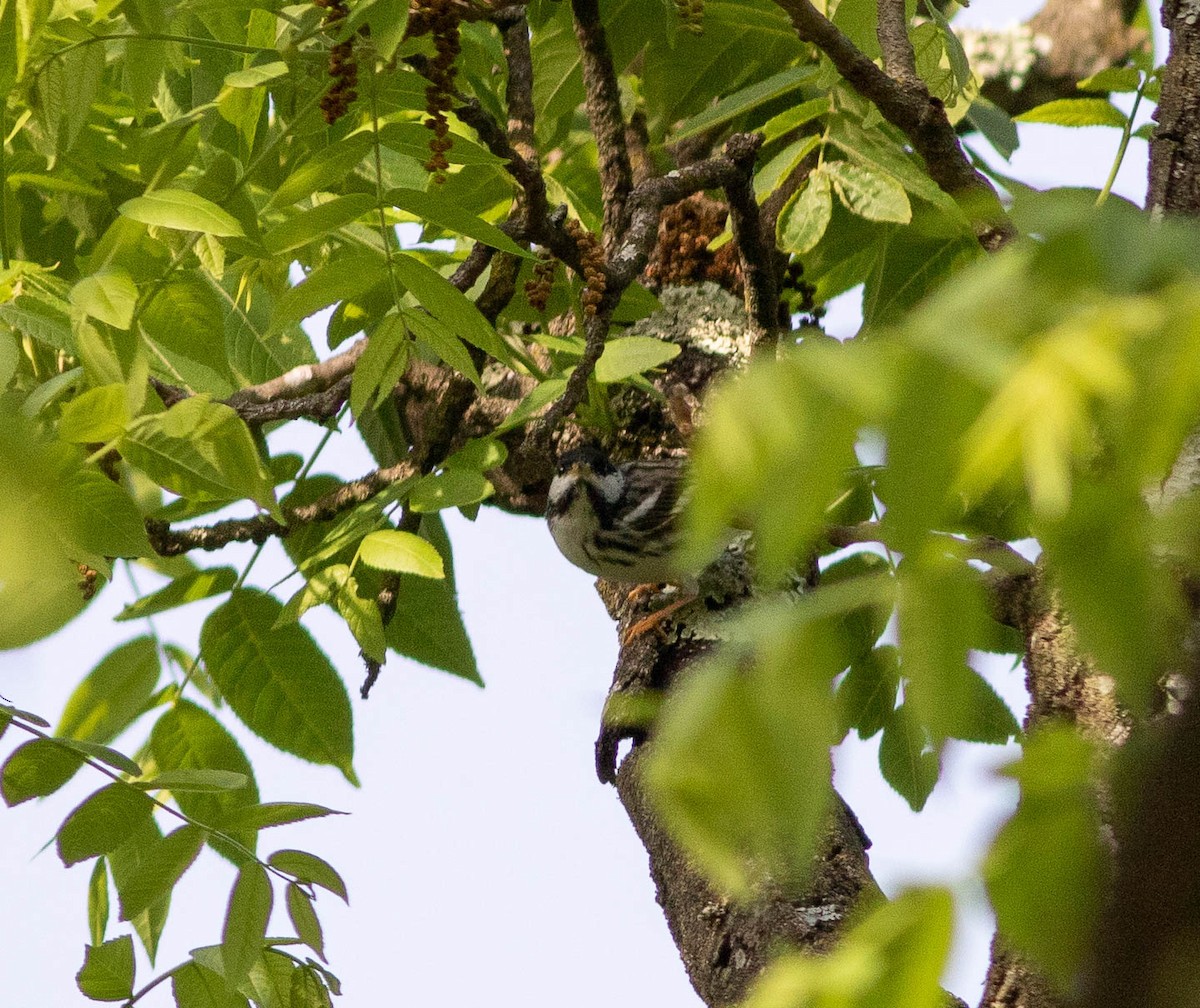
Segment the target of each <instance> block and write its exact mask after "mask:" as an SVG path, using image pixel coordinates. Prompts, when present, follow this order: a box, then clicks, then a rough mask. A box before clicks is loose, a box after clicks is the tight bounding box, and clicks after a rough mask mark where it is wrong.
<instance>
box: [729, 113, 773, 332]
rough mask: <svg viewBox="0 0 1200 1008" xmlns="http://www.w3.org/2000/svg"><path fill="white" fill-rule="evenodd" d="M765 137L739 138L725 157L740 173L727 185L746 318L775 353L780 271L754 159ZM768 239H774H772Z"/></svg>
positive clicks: (732, 138)
mask: <svg viewBox="0 0 1200 1008" xmlns="http://www.w3.org/2000/svg"><path fill="white" fill-rule="evenodd" d="M762 140H763V137H762V134H761V133H753V134H745V133H742V134H738V135H737V136H734V137H730V138H729V141H728V142H727V143H726V144H725V156H726V157H727V158H729V160H730V161H732V162H733V166H734V168H735V169H736V170H735V171H734V172H733V173H732V176H731V178H730V179H729V181H728V182H726V183H725V197H726V199H727V200H728V201H729V223H730V227H731V229H732V231H733V243H734V246H735V247H736V248H737V252H738V262H739V265H740V266H741V268H742V281H743V286H744V292H743V293H744V296H745V299H746V317H747V318H748V319H749V320H750V326H751V330H752V333H753V336H752V338H753V341H754V345H755V346H757V347H762V348H763V349H764V350H773V349H774V348H775V345H776V344H777V343H778V341H779V329H780V320H779V271H778V268H777V266H778V257H777V256H776V254H775V241H774V238H775V229H774V226H773V223H772V227H771V229H770V231H768V230H767V228H766V226H765V225H766V221H765V219H764V215H763V214H762V213H761V212H760V211H759V207H758V200H757V199H756V198H755V195H754V158H755V155H757V153H758V149H759V148H760V147H761V146H762ZM768 235H770V238H769V239H768Z"/></svg>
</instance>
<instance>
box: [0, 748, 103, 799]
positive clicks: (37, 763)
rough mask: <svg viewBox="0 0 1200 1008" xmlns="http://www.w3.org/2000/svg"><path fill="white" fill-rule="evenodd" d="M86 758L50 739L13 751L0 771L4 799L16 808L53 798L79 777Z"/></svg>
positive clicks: (1, 793)
mask: <svg viewBox="0 0 1200 1008" xmlns="http://www.w3.org/2000/svg"><path fill="white" fill-rule="evenodd" d="M81 766H83V757H82V756H81V755H80V754H78V753H76V752H75V751H74V750H71V749H66V748H64V747H63V746H61V745H59V744H58V743H57V742H52V741H51V740H50V739H31V740H30V741H29V742H25V743H24V744H22V745H19V746H17V748H16V749H14V750H13V751H12V753H11V754H10V755H9V757H8V759H7V760H5V761H4V769H3V770H2V771H0V795H3V797H4V804H6V805H8V806H9V807H12V806H13V805H20V804H21V802H26V801H29V799H30V798H42V797H45V796H46V795H49V794H53V793H54V792H55V791H57V790H58V789H59V788H60V787H62V786H63V785H64V784H66V783H67V781H69V780H70V779H71V778H72V777H74V776H75V771H77V770H78V769H79V768H80V767H81Z"/></svg>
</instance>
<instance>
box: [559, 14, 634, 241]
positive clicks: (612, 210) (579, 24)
mask: <svg viewBox="0 0 1200 1008" xmlns="http://www.w3.org/2000/svg"><path fill="white" fill-rule="evenodd" d="M571 11H572V13H573V14H574V16H575V37H576V39H578V40H579V48H580V51H581V53H582V56H583V85H584V92H585V93H584V103H585V107H586V108H587V115H588V121H589V122H590V123H591V126H592V132H593V133H595V135H596V147H597V149H598V151H599V153H600V196H601V199H602V200H603V202H604V225H603V228H602V232H603V239H604V250H605V252H607V251H608V250H609V249H611V248H612V247H613V246H615V244H616V243H617V242H618V241H619V240H620V238H621V236H622V235H623V233H624V231H625V212H626V208H625V203H626V200H628V198H629V193H630V191H631V190H632V189H633V171H632V169H631V168H630V166H629V151H628V150H627V149H626V147H625V118H624V116H622V115H621V91H620V88H619V87H618V86H617V74H616V70H615V69H614V67H613V61H612V53H611V52H610V51H609V48H608V38H607V37H606V35H605V33H604V25H603V24H602V23H601V21H600V4H599V0H571Z"/></svg>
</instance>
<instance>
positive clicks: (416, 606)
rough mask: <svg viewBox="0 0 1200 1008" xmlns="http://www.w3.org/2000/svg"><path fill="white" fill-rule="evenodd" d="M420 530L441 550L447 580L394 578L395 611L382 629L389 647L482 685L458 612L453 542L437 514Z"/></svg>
mask: <svg viewBox="0 0 1200 1008" xmlns="http://www.w3.org/2000/svg"><path fill="white" fill-rule="evenodd" d="M420 531H421V535H422V536H423V537H425V538H426V539H427V540H428V541H429V542H431V543H433V544H434V546H435V547H436V548H437V551H438V553H439V554H440V556H441V558H442V568H443V570H444V571H445V575H446V576H445V577H444V578H441V579H435V578H427V577H418V576H417V575H415V574H400V575H397V576H396V580H397V584H396V611H395V615H394V616H393V617H392V619H391V620H390V621H389V622H388V625H387V627H385V629H384V633H385V636H386V637H387V642H388V646H389V647H390V648H391V649H392V650H393V651H396V652H397V653H398V654H402V655H406V656H407V657H409V658H412V659H413V660H414V661H418V662H421V663H423V664H425V665H430V666H432V667H433V668H438V669H442V670H443V671H445V672H449V673H451V674H452V675H457V676H461V677H462V678H464V679H467V680H469V681H470V682H473V683H476V684H478V685H483V680H482V679H481V678H480V676H479V667H478V665H477V663H476V661H475V653H474V651H473V650H472V649H471V640H470V637H468V635H467V631H466V629H465V628H464V626H463V620H462V614H461V613H460V612H459V611H458V601H457V595H456V592H455V586H454V558H453V552H452V550H451V547H450V537H449V536H447V535H446V528H445V525H444V524H443V523H442V521H441V518H440V516H439V515H438V514H437V512H431V513H428V514H425V515H422V517H421V528H420Z"/></svg>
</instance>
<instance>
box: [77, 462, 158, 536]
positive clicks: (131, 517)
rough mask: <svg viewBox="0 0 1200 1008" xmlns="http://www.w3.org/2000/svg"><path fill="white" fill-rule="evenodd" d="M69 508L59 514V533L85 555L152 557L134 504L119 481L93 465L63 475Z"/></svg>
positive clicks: (143, 523)
mask: <svg viewBox="0 0 1200 1008" xmlns="http://www.w3.org/2000/svg"><path fill="white" fill-rule="evenodd" d="M61 486H62V487H63V488H64V490H66V492H67V493H68V494H69V504H68V506H69V510H68V511H67V513H66V514H62V515H60V516H59V517H60V521H61V525H60V527H59V530H58V532H59V535H61V536H62V537H63V538H64V539H66V540H68V541H70V542H71V544H72V545H73V546H74V547H76V548H78V549H80V550H82V551H83V552H84V555H90V556H92V557H95V556H109V557H139V556H153V555H154V548H153V547H152V546H151V545H150V540H149V539H148V538H147V536H146V526H145V521H144V519H143V518H142V513H141V511H140V510H138V506H137V504H135V503H134V501H133V500H132V499H131V498H130V496H129V494H128V493H127V492H126V491H125V490H124V489H123V488H122V487H121V486H119V485H118V484H116V483H114V482H113V481H112V480H110V479H109V478H108V477H107V476H105V475H104V474H103V473H101V472H100V471H99V470H97V469H94V468H80V469H77V470H75V471H74V472H73V473H70V474H64V475H63V477H62V484H61Z"/></svg>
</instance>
